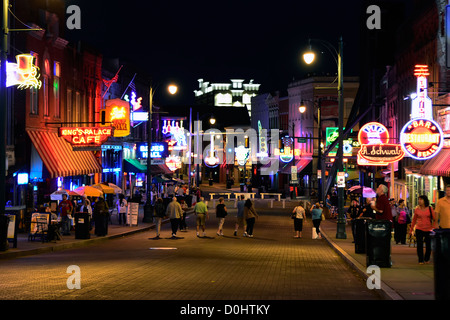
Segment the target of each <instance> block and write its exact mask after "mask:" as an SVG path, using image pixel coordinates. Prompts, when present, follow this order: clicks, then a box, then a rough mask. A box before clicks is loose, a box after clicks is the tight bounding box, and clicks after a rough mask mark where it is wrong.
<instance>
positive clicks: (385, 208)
mask: <svg viewBox="0 0 450 320" xmlns="http://www.w3.org/2000/svg"><path fill="white" fill-rule="evenodd" d="M376 192H377V195H378V199H377V202H376V205H373V204H372V209H373V210H375V212H376V216H375V219H379V220H389V221H392V211H391V205H390V204H389V199H388V197H387V193H388V188H387V187H386V186H385V185H384V184H380V185H379V186H378V188H377V191H376Z"/></svg>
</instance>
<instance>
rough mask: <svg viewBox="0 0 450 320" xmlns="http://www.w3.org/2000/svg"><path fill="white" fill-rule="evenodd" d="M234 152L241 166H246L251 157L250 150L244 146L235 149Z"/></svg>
mask: <svg viewBox="0 0 450 320" xmlns="http://www.w3.org/2000/svg"><path fill="white" fill-rule="evenodd" d="M234 152H235V153H236V160H237V162H238V164H239V165H240V166H243V165H245V163H246V162H247V160H248V157H249V155H250V148H246V147H244V146H239V147H237V148H234Z"/></svg>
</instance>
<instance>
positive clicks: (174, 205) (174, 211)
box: [166, 196, 183, 238]
mask: <svg viewBox="0 0 450 320" xmlns="http://www.w3.org/2000/svg"><path fill="white" fill-rule="evenodd" d="M182 214H183V209H181V205H180V203H179V202H178V201H177V197H175V196H174V197H173V198H172V202H170V203H169V205H168V206H167V209H166V216H168V217H169V219H170V225H171V227H172V238H176V236H177V230H178V225H179V223H180V219H181V215H182Z"/></svg>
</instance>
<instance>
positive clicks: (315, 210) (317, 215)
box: [311, 202, 322, 239]
mask: <svg viewBox="0 0 450 320" xmlns="http://www.w3.org/2000/svg"><path fill="white" fill-rule="evenodd" d="M311 219H312V222H313V226H314V228H316V233H317V236H316V237H315V238H314V239H322V235H321V234H320V222H321V221H322V208H321V207H320V204H319V203H318V202H317V203H316V204H315V205H313V206H312V207H311Z"/></svg>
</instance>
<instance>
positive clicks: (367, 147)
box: [357, 122, 405, 166]
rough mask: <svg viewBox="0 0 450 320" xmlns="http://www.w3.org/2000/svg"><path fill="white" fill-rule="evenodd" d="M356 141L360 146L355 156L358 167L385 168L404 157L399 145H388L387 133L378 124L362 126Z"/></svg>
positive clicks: (384, 128)
mask: <svg viewBox="0 0 450 320" xmlns="http://www.w3.org/2000/svg"><path fill="white" fill-rule="evenodd" d="M358 141H359V143H360V144H361V148H360V150H359V152H358V155H357V162H358V165H363V166H386V165H388V164H390V163H393V162H396V161H399V160H401V159H402V158H403V157H404V156H405V152H404V151H403V150H402V147H401V146H400V145H399V144H393V143H389V131H388V130H387V129H386V127H385V126H384V125H382V124H381V123H378V122H369V123H367V124H365V125H364V126H362V127H361V129H360V130H359V133H358Z"/></svg>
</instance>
